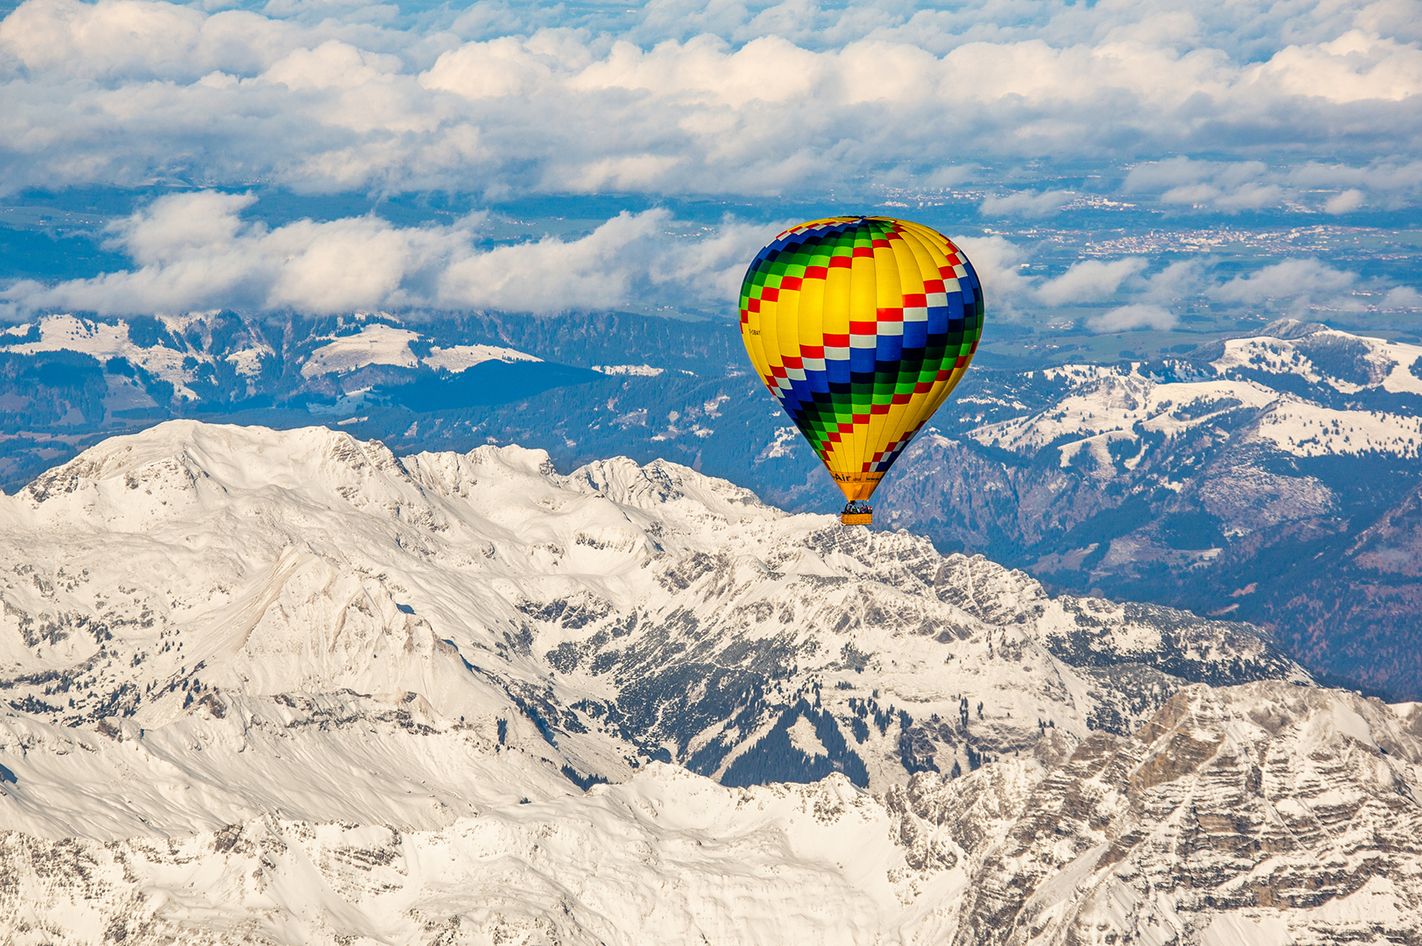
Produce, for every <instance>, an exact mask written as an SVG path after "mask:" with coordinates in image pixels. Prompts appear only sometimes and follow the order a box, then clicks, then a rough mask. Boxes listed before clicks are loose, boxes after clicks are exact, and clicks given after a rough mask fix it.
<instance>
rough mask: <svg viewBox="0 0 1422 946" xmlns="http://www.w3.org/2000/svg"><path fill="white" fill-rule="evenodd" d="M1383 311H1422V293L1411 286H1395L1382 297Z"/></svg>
mask: <svg viewBox="0 0 1422 946" xmlns="http://www.w3.org/2000/svg"><path fill="white" fill-rule="evenodd" d="M1383 308H1385V309H1422V292H1418V291H1417V290H1416V289H1413V288H1412V287H1411V286H1395V287H1394V288H1392V289H1389V290H1388V293H1387V295H1386V296H1384V297H1383Z"/></svg>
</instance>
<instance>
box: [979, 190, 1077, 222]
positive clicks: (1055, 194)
mask: <svg viewBox="0 0 1422 946" xmlns="http://www.w3.org/2000/svg"><path fill="white" fill-rule="evenodd" d="M1071 198H1072V192H1071V191H1064V190H1049V191H1043V192H1041V193H1037V192H1036V191H1016V192H1014V193H1011V194H1003V195H1001V196H988V197H986V198H984V199H983V202H982V205H981V206H979V208H978V211H979V213H983V214H986V215H987V216H990V217H1045V216H1047V215H1048V214H1053V213H1056V212H1057V211H1058V210H1061V209H1062V207H1063V206H1064V205H1065V204H1066V202H1067V201H1069V200H1071Z"/></svg>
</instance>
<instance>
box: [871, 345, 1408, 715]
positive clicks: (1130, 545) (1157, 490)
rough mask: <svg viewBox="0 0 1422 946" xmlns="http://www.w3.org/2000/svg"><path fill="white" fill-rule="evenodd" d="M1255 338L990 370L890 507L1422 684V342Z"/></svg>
mask: <svg viewBox="0 0 1422 946" xmlns="http://www.w3.org/2000/svg"><path fill="white" fill-rule="evenodd" d="M1267 331H1268V334H1264V335H1259V336H1255V337H1248V338H1238V339H1231V340H1228V341H1225V342H1222V343H1219V344H1217V345H1214V346H1211V347H1208V348H1206V349H1204V350H1202V351H1200V352H1197V353H1195V354H1193V355H1191V356H1190V357H1189V358H1180V359H1171V360H1166V361H1160V362H1135V363H1129V364H1121V365H1115V366H1099V365H1097V366H1092V365H1068V366H1065V367H1058V368H1050V369H1046V370H1040V371H1029V372H1025V373H1022V374H1018V375H1012V376H1010V377H1009V376H1004V375H1002V374H998V375H996V376H993V375H989V377H988V380H987V382H986V383H985V384H984V385H983V387H982V388H981V389H980V390H978V391H977V392H976V393H970V394H969V395H967V396H965V398H964V399H963V400H962V401H961V402H960V403H959V409H960V410H959V413H958V415H957V416H956V417H953V416H945V417H940V418H938V419H936V420H937V422H938V429H937V430H936V431H934V432H932V433H929V434H928V435H926V436H922V437H920V438H919V439H918V440H917V441H915V443H914V444H913V445H912V446H911V447H910V449H909V451H908V452H906V454H905V456H904V457H903V459H902V460H901V461H900V463H899V464H898V466H899V467H902V472H901V473H900V474H899V475H898V476H897V477H896V478H895V479H894V480H892V481H891V483H890V484H889V485H888V486H887V488H886V489H885V490H883V491H882V492H883V497H882V501H881V504H882V506H883V507H884V509H885V510H886V513H887V516H888V520H889V521H890V522H891V523H893V524H895V525H897V526H900V527H907V528H912V529H915V530H920V531H923V532H925V533H926V534H928V535H930V536H931V537H932V538H933V539H934V540H935V541H936V542H937V543H938V545H939V547H943V548H955V547H956V548H966V549H974V550H980V551H984V552H986V553H988V554H990V555H992V556H993V557H995V558H997V559H998V560H1001V561H1005V562H1009V563H1011V564H1015V565H1017V566H1019V567H1022V568H1024V569H1026V570H1028V571H1029V572H1031V573H1033V574H1035V575H1037V576H1038V577H1041V578H1042V579H1044V580H1045V581H1048V582H1049V583H1051V584H1052V585H1053V586H1055V587H1057V588H1062V589H1079V590H1083V591H1084V590H1088V589H1100V590H1101V591H1104V592H1110V593H1111V594H1113V595H1116V596H1120V597H1126V598H1139V599H1145V600H1152V601H1157V602H1161V603H1171V604H1175V605H1177V606H1183V607H1189V608H1192V609H1194V610H1197V611H1199V612H1201V613H1209V614H1213V615H1216V616H1229V617H1234V618H1241V619H1244V620H1249V621H1252V622H1255V623H1259V624H1263V625H1265V626H1268V627H1270V628H1272V629H1273V630H1274V631H1275V632H1276V634H1277V635H1278V638H1279V640H1280V642H1281V643H1282V644H1283V645H1284V646H1285V648H1286V649H1287V650H1288V651H1289V652H1290V653H1291V654H1292V655H1294V656H1295V657H1297V658H1299V659H1300V660H1301V661H1303V662H1304V664H1305V665H1306V666H1308V667H1309V668H1310V669H1311V670H1313V671H1315V672H1319V673H1322V674H1324V675H1326V676H1329V677H1332V678H1337V679H1344V680H1350V681H1353V682H1354V683H1356V684H1359V685H1365V686H1369V687H1373V688H1376V689H1378V690H1380V691H1384V692H1390V693H1394V694H1397V695H1398V696H1402V697H1409V698H1411V697H1417V696H1422V689H1419V683H1418V681H1422V656H1419V655H1422V646H1419V645H1422V638H1419V636H1418V633H1419V625H1418V623H1417V620H1416V616H1417V614H1418V613H1422V571H1419V563H1422V465H1419V463H1418V459H1419V452H1422V346H1417V345H1408V344H1402V343H1398V342H1388V341H1384V340H1381V339H1373V338H1362V337H1358V336H1354V335H1348V334H1346V333H1343V332H1337V331H1333V330H1330V329H1326V328H1324V327H1323V326H1320V325H1306V324H1301V323H1298V322H1293V321H1289V320H1284V321H1281V322H1278V323H1275V324H1274V325H1272V326H1270V327H1269V329H1268V330H1267Z"/></svg>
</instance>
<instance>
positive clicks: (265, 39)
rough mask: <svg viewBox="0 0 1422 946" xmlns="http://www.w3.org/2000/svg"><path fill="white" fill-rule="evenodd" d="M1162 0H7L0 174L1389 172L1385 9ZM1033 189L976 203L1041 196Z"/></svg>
mask: <svg viewBox="0 0 1422 946" xmlns="http://www.w3.org/2000/svg"><path fill="white" fill-rule="evenodd" d="M1163 2H1165V5H1164V6H1162V5H1160V4H1152V5H1134V6H1132V5H1125V4H1119V3H1102V4H1097V5H1095V6H1093V7H1089V8H1088V7H1083V6H1081V5H1080V4H1068V3H1065V2H1059V0H1048V2H1044V3H1042V4H1034V5H1032V6H1031V7H1025V6H1019V5H1013V4H1006V5H1004V4H1002V3H1001V2H999V0H974V2H971V3H968V4H963V5H957V6H955V7H954V8H953V9H951V10H943V9H937V8H928V9H918V8H917V7H916V5H915V4H914V3H912V2H910V3H905V4H890V5H884V4H871V3H869V2H867V0H851V2H849V3H847V4H844V5H834V6H829V7H822V6H820V5H818V4H816V3H813V2H810V0H784V2H782V3H779V4H776V5H773V6H770V7H763V6H755V5H749V6H748V5H744V4H741V3H735V2H721V0H706V2H694V0H654V2H651V3H648V4H647V5H646V6H645V7H643V8H641V9H634V10H632V11H630V12H629V11H624V10H621V9H618V10H612V9H611V8H608V9H602V8H599V7H595V6H594V7H585V8H580V9H579V10H578V11H569V10H564V9H562V8H556V9H555V8H554V7H553V6H551V5H533V4H528V5H510V4H501V3H495V2H492V0H484V2H480V3H476V4H475V5H474V6H472V7H470V8H469V9H467V10H464V11H463V12H461V13H459V14H455V13H452V12H446V13H440V14H438V15H433V14H432V15H430V16H426V17H412V18H409V19H404V20H402V19H400V18H399V16H398V14H397V13H395V11H394V10H393V8H388V7H387V8H381V7H372V6H368V5H361V4H355V3H351V4H346V5H342V4H331V3H306V2H293V3H288V4H280V3H275V2H273V3H269V4H268V5H267V6H266V7H264V8H263V9H264V10H265V11H266V12H265V13H255V12H249V11H242V10H225V11H221V12H215V13H204V12H202V11H201V10H199V9H197V8H195V7H189V6H178V5H174V4H169V3H161V2H152V0H98V2H96V3H93V4H85V3H81V2H78V0H26V2H25V3H22V4H21V5H20V6H19V7H18V8H17V9H15V10H14V11H13V12H11V13H10V14H9V16H7V17H5V19H4V20H3V21H0V86H3V94H0V142H4V144H3V146H0V191H3V190H13V189H16V188H23V187H27V186H43V187H62V186H66V185H70V184H83V183H114V184H119V185H130V184H136V183H142V182H147V181H150V180H152V179H154V178H164V177H169V176H180V177H182V178H184V179H199V180H204V181H209V182H214V183H217V184H223V185H225V186H247V184H248V182H252V181H264V182H276V183H280V184H284V185H287V186H291V187H297V188H300V189H302V190H307V191H311V190H315V191H332V190H343V189H351V188H357V189H377V190H396V191H401V190H420V189H443V190H456V191H460V192H484V193H490V194H498V195H506V194H517V193H526V192H536V191H554V192H557V191H575V192H587V191H596V190H608V189H611V190H621V191H640V192H648V193H722V192H734V193H739V194H757V193H766V194H780V193H784V192H787V191H795V192H812V193H817V194H824V193H827V192H828V191H829V190H832V189H834V188H837V187H839V188H843V187H846V186H850V185H854V186H861V185H860V184H859V183H856V182H863V181H865V180H868V179H872V178H874V177H876V176H877V175H880V174H882V173H885V172H886V170H888V169H893V170H894V173H895V174H899V175H905V174H907V175H909V176H915V175H917V176H918V177H919V178H920V179H921V180H922V181H926V180H928V178H929V177H930V176H931V175H934V174H936V173H938V172H940V171H941V169H942V168H943V167H944V166H945V164H969V165H976V164H981V163H989V164H997V165H1000V164H1001V163H1003V162H1013V161H1016V160H1018V159H1021V158H1024V157H1040V156H1051V157H1053V158H1059V157H1077V158H1089V159H1093V160H1095V159H1099V157H1100V155H1102V154H1107V153H1109V154H1111V155H1116V156H1119V157H1120V159H1122V160H1133V161H1145V162H1149V160H1150V159H1152V158H1155V157H1159V156H1160V155H1162V154H1169V153H1177V154H1178V153H1185V152H1203V151H1208V152H1210V153H1214V154H1220V155H1224V156H1225V157H1226V160H1221V161H1216V162H1192V161H1188V160H1183V159H1179V160H1175V161H1170V160H1167V161H1163V162H1160V163H1159V164H1156V165H1150V164H1148V163H1146V164H1138V166H1137V167H1136V168H1135V170H1133V171H1132V173H1131V175H1130V177H1129V178H1128V181H1127V188H1128V190H1130V189H1135V190H1136V191H1138V192H1141V193H1163V194H1167V195H1168V196H1167V197H1166V199H1167V201H1173V202H1180V203H1183V204H1193V203H1204V204H1206V205H1208V206H1210V207H1212V208H1215V209H1224V210H1241V209H1250V208H1256V207H1264V206H1271V205H1277V204H1279V203H1281V202H1285V201H1290V200H1296V199H1298V196H1299V193H1300V188H1301V187H1302V186H1303V185H1302V184H1300V183H1294V182H1290V180H1288V176H1289V173H1290V172H1289V168H1290V167H1291V166H1292V164H1293V163H1294V159H1293V157H1292V155H1293V154H1295V153H1297V152H1298V151H1300V150H1307V151H1309V152H1311V153H1318V152H1319V151H1320V150H1327V149H1328V148H1330V147H1333V146H1342V145H1346V144H1348V143H1350V142H1356V141H1368V142H1371V144H1370V145H1369V147H1371V148H1372V149H1373V150H1374V152H1375V153H1376V154H1377V155H1378V156H1379V157H1378V159H1377V160H1375V161H1365V162H1364V163H1363V164H1362V165H1360V166H1359V167H1356V168H1352V169H1345V170H1350V171H1351V173H1354V174H1355V176H1357V175H1362V176H1364V177H1367V178H1368V180H1367V181H1340V182H1339V183H1337V184H1335V185H1333V186H1332V187H1331V188H1330V191H1334V192H1336V190H1337V189H1338V188H1342V189H1345V190H1346V189H1348V188H1357V189H1360V190H1362V191H1363V192H1364V194H1365V196H1367V197H1368V202H1369V203H1378V204H1382V203H1385V201H1379V200H1374V196H1373V195H1374V189H1375V188H1383V189H1386V188H1392V189H1391V190H1388V191H1387V193H1388V194H1389V195H1390V196H1389V199H1392V200H1398V199H1405V200H1414V199H1416V198H1417V196H1418V194H1417V190H1418V188H1419V186H1422V185H1419V183H1418V181H1417V175H1416V173H1415V171H1414V170H1407V169H1408V168H1410V167H1411V166H1412V165H1414V164H1416V162H1414V161H1412V159H1411V158H1404V157H1387V155H1410V154H1411V153H1412V152H1413V151H1415V142H1414V141H1413V132H1412V130H1411V129H1412V128H1413V127H1414V125H1415V122H1413V120H1412V111H1413V105H1412V104H1411V103H1412V102H1413V101H1414V97H1415V96H1416V95H1418V93H1419V92H1422V50H1419V49H1417V48H1416V46H1415V44H1414V40H1415V39H1416V37H1415V36H1414V35H1413V33H1415V32H1416V31H1415V29H1414V27H1412V26H1411V25H1409V24H1410V21H1409V19H1408V17H1407V16H1406V15H1403V14H1400V13H1398V12H1397V11H1396V10H1394V9H1393V8H1392V6H1390V5H1389V4H1387V3H1384V4H1381V5H1379V4H1373V5H1371V6H1369V7H1367V8H1366V9H1364V10H1356V9H1352V8H1350V7H1348V6H1347V5H1339V4H1336V3H1332V2H1331V0H1317V2H1313V0H1303V3H1302V5H1300V4H1292V5H1278V6H1277V7H1275V8H1269V9H1259V8H1257V7H1253V6H1246V5H1221V6H1220V8H1219V9H1210V10H1205V9H1202V8H1200V7H1198V5H1189V6H1187V5H1185V4H1184V3H1183V2H1181V0H1163ZM1390 2H1391V0H1390ZM381 11H384V12H383V13H382V12H381ZM382 17H384V18H385V20H387V21H388V22H384V23H382V20H381V18H382ZM1387 31H1394V33H1395V34H1396V35H1394V33H1389V32H1387ZM1409 31H1411V32H1409ZM1344 136H1346V140H1345V137H1344ZM1261 142H1263V143H1262V144H1261ZM1271 149H1272V150H1271ZM1236 151H1237V152H1238V159H1236V160H1230V159H1228V158H1229V155H1230V154H1231V153H1233V152H1236ZM1246 152H1248V154H1249V155H1250V157H1249V159H1248V160H1245V154H1246ZM1261 153H1271V154H1272V155H1273V156H1274V157H1273V158H1272V159H1271V160H1272V165H1271V166H1269V167H1266V164H1268V163H1269V162H1267V161H1266V162H1264V163H1261V162H1259V161H1258V160H1257V158H1256V157H1255V155H1257V154H1261ZM1152 167H1154V169H1155V170H1154V171H1152V170H1150V168H1152ZM905 169H907V170H905ZM1388 169H1392V170H1393V171H1395V172H1396V173H1395V174H1394V175H1393V177H1394V178H1395V179H1394V180H1392V181H1391V182H1389V179H1388ZM1335 176H1337V175H1335ZM1343 176H1347V175H1346V174H1344V175H1343ZM1060 196H1061V195H1060V193H1058V192H1056V191H1048V192H1046V193H1042V194H1037V195H1035V196H1033V195H1030V194H1027V193H1020V194H1012V195H1006V196H1002V197H996V198H990V199H988V200H986V201H984V203H983V212H984V213H987V214H1018V215H1031V214H1040V213H1048V212H1051V211H1052V210H1054V209H1056V207H1055V206H1054V203H1055V202H1056V201H1057V200H1058V199H1059V197H1060ZM1327 199H1328V198H1327V197H1320V198H1318V200H1319V202H1320V203H1321V202H1322V201H1324V200H1327Z"/></svg>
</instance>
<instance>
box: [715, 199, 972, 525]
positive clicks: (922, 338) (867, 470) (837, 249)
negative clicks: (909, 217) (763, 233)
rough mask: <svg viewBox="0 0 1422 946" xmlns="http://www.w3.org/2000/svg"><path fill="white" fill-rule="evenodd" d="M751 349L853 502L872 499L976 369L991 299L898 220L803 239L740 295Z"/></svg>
mask: <svg viewBox="0 0 1422 946" xmlns="http://www.w3.org/2000/svg"><path fill="white" fill-rule="evenodd" d="M740 304H741V340H742V341H744V342H745V346H746V353H747V354H749V355H750V360H751V363H752V364H753V365H755V369H756V371H757V372H758V373H759V374H760V377H761V380H762V381H764V382H765V384H766V386H767V387H768V388H769V389H770V393H771V394H773V395H775V397H776V399H777V400H779V401H780V405H781V407H783V408H784V409H785V413H786V414H788V415H789V416H790V418H791V419H792V420H793V421H794V422H795V425H796V426H797V427H799V428H800V432H801V433H802V434H804V436H805V439H806V440H808V441H809V442H810V445H811V446H812V447H813V448H814V450H815V452H816V454H818V455H819V458H820V459H821V460H822V461H823V462H824V465H825V467H826V468H827V469H828V470H829V472H830V475H831V476H833V477H834V481H835V482H836V483H837V484H839V488H840V489H841V490H842V491H843V492H844V495H845V498H846V499H848V500H851V501H853V500H865V499H868V498H869V496H870V494H872V493H873V492H874V489H875V487H877V486H878V485H879V481H880V480H882V479H883V478H884V473H885V472H886V471H887V470H888V469H889V467H890V465H892V464H893V462H894V461H895V460H896V459H898V456H899V454H900V453H902V452H903V450H904V448H905V447H907V446H908V443H909V441H910V440H911V439H912V438H913V435H914V434H916V433H917V432H918V431H919V429H920V428H922V427H923V425H924V424H926V423H927V422H928V419H929V417H931V416H933V412H934V411H936V410H937V409H938V407H939V405H940V404H942V403H943V401H944V400H945V399H946V398H947V397H948V393H949V392H950V391H952V390H953V388H954V387H955V386H956V385H957V383H958V381H959V380H960V379H961V378H962V377H963V373H964V372H965V371H967V369H968V363H969V362H970V361H972V358H973V354H974V353H975V352H976V351H977V348H978V339H979V338H981V337H982V332H983V297H982V287H981V286H980V285H979V283H978V276H977V273H975V272H974V271H973V267H972V264H970V263H969V262H968V259H967V257H966V256H964V255H963V253H962V251H960V250H959V249H958V247H957V246H955V245H954V244H953V241H951V240H949V239H948V238H947V237H945V236H944V235H943V234H941V233H939V232H937V231H936V230H933V229H931V228H929V227H925V226H923V225H921V224H917V223H909V222H908V221H904V220H894V219H892V218H889V217H829V218H827V219H824V220H812V221H810V222H809V223H802V224H800V225H799V226H796V227H791V228H790V229H789V230H786V231H785V232H784V233H782V234H780V235H779V236H777V237H776V238H775V240H774V241H772V242H771V243H770V245H769V246H767V247H765V249H763V250H761V251H760V253H759V254H757V256H756V258H755V261H754V262H753V263H751V265H750V268H749V269H748V270H747V271H746V278H745V281H744V282H743V283H742V284H741V300H740Z"/></svg>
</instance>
